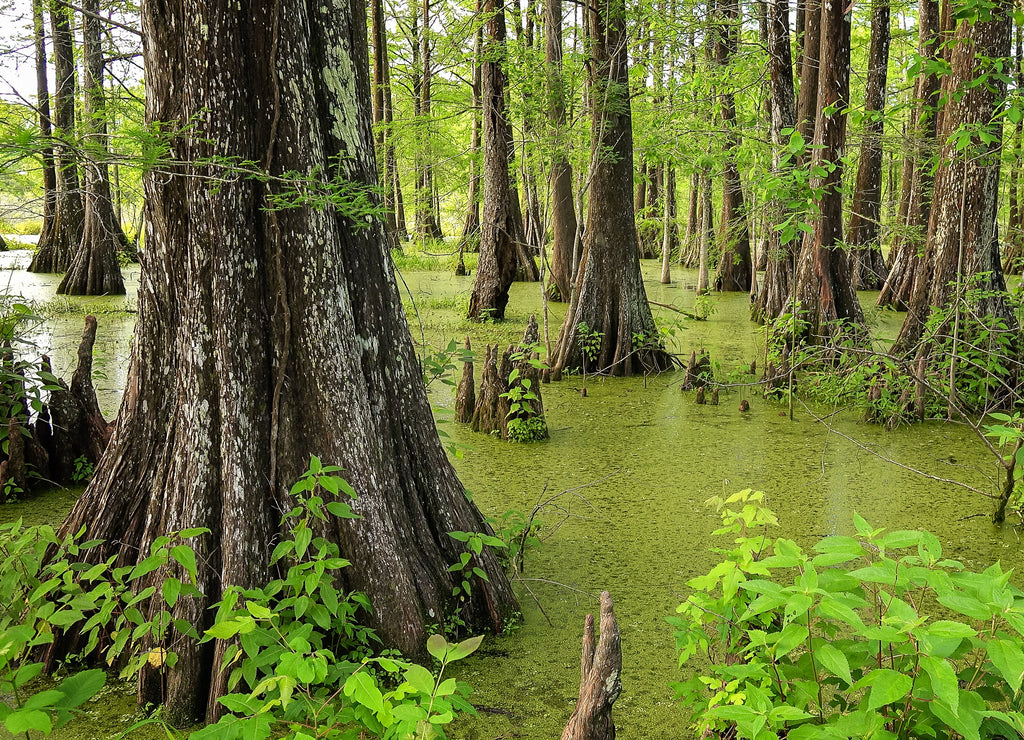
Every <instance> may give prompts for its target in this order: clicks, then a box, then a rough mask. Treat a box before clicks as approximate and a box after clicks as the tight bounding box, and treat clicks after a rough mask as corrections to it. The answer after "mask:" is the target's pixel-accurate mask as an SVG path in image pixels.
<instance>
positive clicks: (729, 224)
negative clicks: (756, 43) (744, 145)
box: [715, 0, 752, 292]
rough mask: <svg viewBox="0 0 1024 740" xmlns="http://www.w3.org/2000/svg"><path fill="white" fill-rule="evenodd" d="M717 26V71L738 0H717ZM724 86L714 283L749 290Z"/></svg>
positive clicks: (732, 108) (746, 233)
mask: <svg viewBox="0 0 1024 740" xmlns="http://www.w3.org/2000/svg"><path fill="white" fill-rule="evenodd" d="M716 7H717V14H718V27H717V28H716V36H715V62H716V63H717V64H718V66H719V67H720V68H721V69H720V70H719V72H720V74H725V73H726V72H725V70H727V68H728V67H729V65H730V64H731V63H732V58H733V56H734V55H735V54H736V46H737V42H738V38H739V23H740V4H739V0H717V1H716ZM722 84H723V86H724V88H725V90H724V91H723V92H721V93H719V95H718V101H719V106H720V107H721V113H722V124H723V126H724V127H725V130H726V134H725V136H726V143H725V151H724V152H723V158H724V162H723V171H722V217H721V220H720V222H719V224H718V229H719V237H718V242H719V246H720V248H721V257H720V259H719V261H718V274H717V275H716V277H715V285H716V287H717V288H718V289H719V290H724V291H742V292H749V291H750V280H751V269H752V268H751V262H750V229H749V226H748V224H747V209H746V206H745V204H744V202H743V183H742V181H741V180H740V171H739V167H738V166H737V164H736V150H737V149H739V146H740V135H739V132H738V131H737V128H736V97H735V95H733V93H732V89H731V82H728V81H723V82H722Z"/></svg>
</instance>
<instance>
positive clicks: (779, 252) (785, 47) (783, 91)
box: [752, 0, 798, 321]
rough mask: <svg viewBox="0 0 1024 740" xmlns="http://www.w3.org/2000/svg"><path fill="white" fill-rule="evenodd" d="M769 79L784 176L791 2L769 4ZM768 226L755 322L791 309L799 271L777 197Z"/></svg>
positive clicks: (790, 115)
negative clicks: (785, 236)
mask: <svg viewBox="0 0 1024 740" xmlns="http://www.w3.org/2000/svg"><path fill="white" fill-rule="evenodd" d="M767 25H768V27H767V31H768V39H767V42H768V43H767V46H768V80H769V85H770V86H771V88H770V91H769V96H768V98H769V101H768V102H769V105H770V110H771V137H772V169H773V170H774V171H775V172H776V173H781V172H782V171H783V170H784V169H785V168H787V167H789V166H790V162H789V158H788V156H787V154H786V146H787V145H788V144H789V137H788V136H786V135H784V134H783V131H785V130H786V129H793V128H794V126H795V124H796V100H795V99H794V94H793V63H792V58H791V51H790V44H789V0H769V2H768V24H767ZM768 213H769V219H768V221H769V227H768V242H767V252H768V254H767V255H766V259H765V272H764V281H763V283H762V285H761V290H760V291H758V294H757V299H756V300H755V302H754V306H753V309H752V314H753V318H754V319H755V320H756V321H764V320H766V319H774V318H778V317H779V316H781V315H782V314H783V313H785V312H786V311H787V310H788V309H787V308H786V301H787V299H788V298H789V292H790V290H791V288H792V282H793V274H794V272H795V271H796V270H795V266H796V247H797V244H798V243H797V242H796V240H794V239H788V240H786V241H785V242H783V240H782V234H781V232H780V231H779V230H778V229H776V228H773V226H774V225H776V224H781V223H783V222H784V221H785V217H786V215H787V214H786V213H785V205H784V203H783V199H782V197H779V196H776V197H774V198H772V200H771V201H769V203H768Z"/></svg>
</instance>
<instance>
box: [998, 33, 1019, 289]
mask: <svg viewBox="0 0 1024 740" xmlns="http://www.w3.org/2000/svg"><path fill="white" fill-rule="evenodd" d="M1016 29H1017V30H1016V34H1015V43H1014V66H1015V67H1016V70H1015V71H1016V77H1015V79H1016V83H1017V89H1018V90H1021V89H1024V38H1022V36H1024V27H1022V26H1021V24H1019V23H1018V24H1016ZM1022 139H1024V118H1022V119H1020V120H1018V121H1017V123H1016V124H1015V125H1014V127H1013V152H1012V155H1011V156H1012V158H1013V159H1012V162H1013V164H1012V165H1011V167H1010V182H1009V185H1008V190H1009V191H1010V212H1009V214H1008V218H1007V220H1006V244H1005V245H1004V249H1003V273H1004V274H1010V273H1014V272H1021V270H1022V269H1024V228H1022V227H1024V213H1022V211H1024V208H1022V205H1024V204H1022V203H1021V195H1022V194H1021V186H1020V173H1021V146H1022V143H1024V142H1022Z"/></svg>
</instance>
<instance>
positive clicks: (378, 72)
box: [370, 0, 406, 248]
mask: <svg viewBox="0 0 1024 740" xmlns="http://www.w3.org/2000/svg"><path fill="white" fill-rule="evenodd" d="M370 8H371V18H370V24H371V34H370V35H371V38H372V39H373V128H374V134H375V140H374V143H375V144H376V153H377V165H378V167H381V170H380V180H381V184H382V187H381V193H382V195H383V201H384V203H383V205H384V211H385V218H384V225H385V228H386V233H387V236H388V238H389V240H390V242H391V247H392V248H396V247H397V248H401V244H402V242H403V241H405V237H406V234H405V216H404V214H403V215H402V218H401V219H399V216H398V207H399V206H398V204H399V203H400V200H401V192H402V186H401V184H400V183H399V182H398V168H397V162H396V159H395V145H394V142H393V138H394V131H393V130H392V123H393V120H392V119H393V113H392V104H391V65H390V63H389V60H388V33H387V26H386V23H385V18H384V0H371V3H370Z"/></svg>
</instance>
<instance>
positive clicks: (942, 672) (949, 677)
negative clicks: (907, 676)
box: [921, 655, 960, 714]
mask: <svg viewBox="0 0 1024 740" xmlns="http://www.w3.org/2000/svg"><path fill="white" fill-rule="evenodd" d="M921 667H922V668H924V670H925V673H927V674H928V677H929V678H930V679H931V680H932V692H933V693H934V694H935V696H936V697H937V698H938V699H939V700H940V701H944V702H946V704H948V705H949V707H950V709H952V710H953V714H957V713H958V712H959V706H960V689H959V686H958V685H957V678H956V673H955V672H954V671H953V666H951V665H950V664H949V661H946V660H942V659H940V658H936V657H933V656H931V655H922V656H921Z"/></svg>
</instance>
